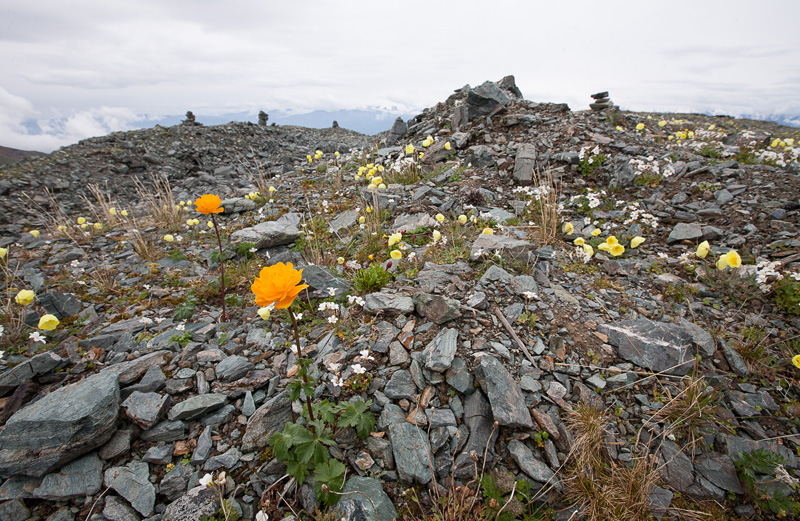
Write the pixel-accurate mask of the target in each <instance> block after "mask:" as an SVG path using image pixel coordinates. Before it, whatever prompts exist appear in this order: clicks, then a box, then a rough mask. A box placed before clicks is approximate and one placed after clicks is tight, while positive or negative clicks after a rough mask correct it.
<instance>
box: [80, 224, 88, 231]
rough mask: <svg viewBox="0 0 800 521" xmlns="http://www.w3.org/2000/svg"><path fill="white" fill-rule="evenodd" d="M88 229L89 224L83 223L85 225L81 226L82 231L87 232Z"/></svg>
mask: <svg viewBox="0 0 800 521" xmlns="http://www.w3.org/2000/svg"><path fill="white" fill-rule="evenodd" d="M88 227H89V223H83V224H81V230H85V229H87V228H88Z"/></svg>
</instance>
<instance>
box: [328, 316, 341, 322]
mask: <svg viewBox="0 0 800 521" xmlns="http://www.w3.org/2000/svg"><path fill="white" fill-rule="evenodd" d="M338 321H339V319H338V318H336V315H331V316H329V317H328V323H330V324H335V323H337V322H338Z"/></svg>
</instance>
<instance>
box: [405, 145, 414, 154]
mask: <svg viewBox="0 0 800 521" xmlns="http://www.w3.org/2000/svg"><path fill="white" fill-rule="evenodd" d="M413 153H414V145H412V144H410V143H409V144H408V145H406V154H413Z"/></svg>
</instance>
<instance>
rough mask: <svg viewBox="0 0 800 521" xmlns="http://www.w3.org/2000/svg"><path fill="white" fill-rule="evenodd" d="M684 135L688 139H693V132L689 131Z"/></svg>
mask: <svg viewBox="0 0 800 521" xmlns="http://www.w3.org/2000/svg"><path fill="white" fill-rule="evenodd" d="M686 135H687V136H689V139H692V138H693V137H694V132H692V131H691V130H690V131H689V132H687V133H686Z"/></svg>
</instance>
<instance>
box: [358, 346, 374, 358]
mask: <svg viewBox="0 0 800 521" xmlns="http://www.w3.org/2000/svg"><path fill="white" fill-rule="evenodd" d="M359 353H360V354H361V359H362V360H375V357H374V356H370V354H369V349H364V350H363V351H360V352H359Z"/></svg>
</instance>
